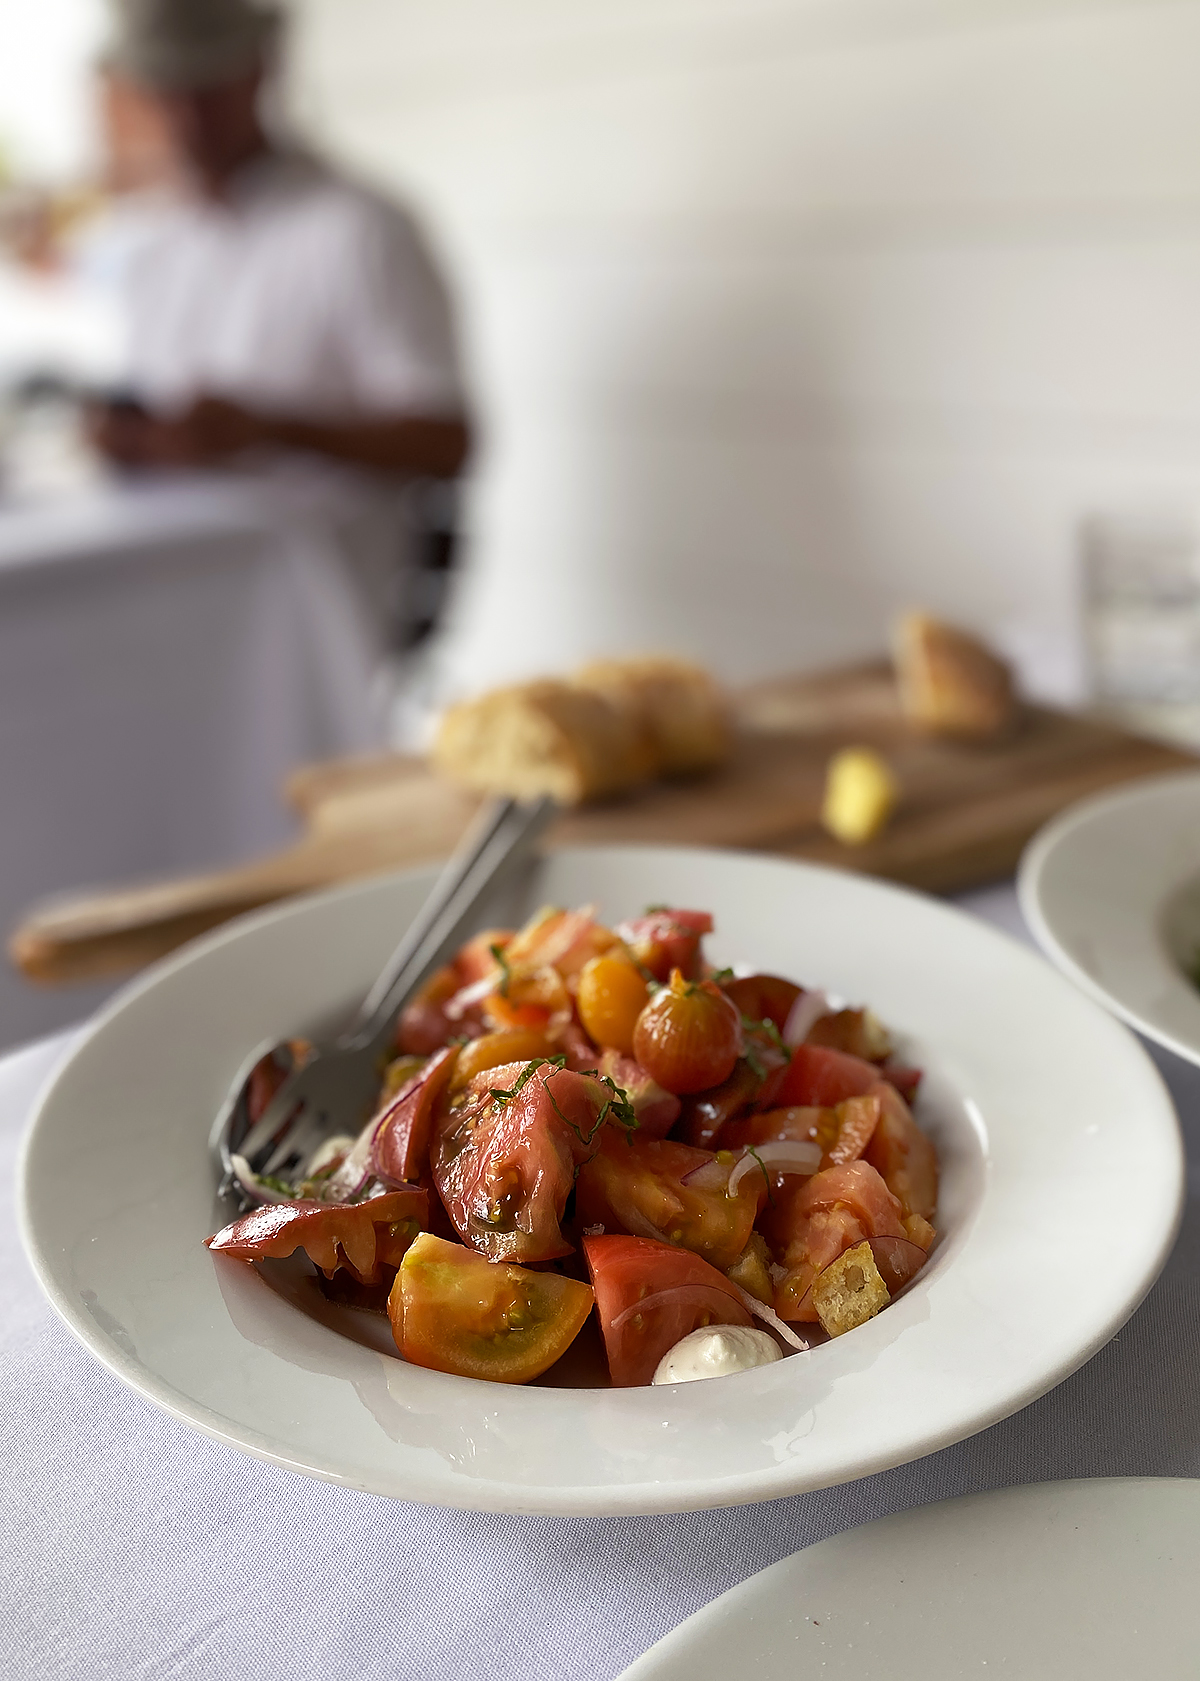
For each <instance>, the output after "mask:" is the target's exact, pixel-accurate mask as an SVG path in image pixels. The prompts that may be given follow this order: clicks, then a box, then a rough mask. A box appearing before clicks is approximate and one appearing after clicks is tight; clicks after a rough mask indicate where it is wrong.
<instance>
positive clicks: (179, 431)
mask: <svg viewBox="0 0 1200 1681" xmlns="http://www.w3.org/2000/svg"><path fill="white" fill-rule="evenodd" d="M90 432H91V437H92V441H93V442H94V443H95V445H96V447H97V448H98V449H100V450H101V451H102V452H103V453H104V454H105V455H107V456H109V457H110V458H111V459H112V460H114V461H119V462H121V463H122V464H123V465H125V466H153V465H157V466H202V465H206V464H209V463H212V462H214V461H220V460H223V459H225V458H226V457H228V456H231V455H237V454H239V453H240V452H241V451H243V450H247V449H255V448H261V447H263V446H264V445H268V446H269V445H277V446H279V447H282V448H284V449H302V450H314V451H316V452H317V453H319V454H321V455H331V456H335V457H336V458H337V459H338V460H341V461H353V462H357V463H359V464H360V465H361V466H364V467H374V468H377V469H381V470H383V471H385V472H395V473H412V474H419V475H420V476H422V477H428V478H453V477H454V476H455V475H456V474H457V473H458V472H459V471H460V470H461V468H462V465H463V462H464V461H465V459H466V455H467V450H468V447H469V443H470V434H469V431H468V428H467V425H466V422H465V421H462V420H456V419H443V418H441V417H438V416H421V415H396V416H380V417H378V418H372V419H369V420H345V421H321V420H296V419H290V418H285V417H282V416H277V415H265V414H257V413H254V412H253V411H252V410H250V409H247V408H243V407H242V406H241V405H240V404H237V403H229V402H226V401H225V400H224V399H223V398H217V397H202V398H201V399H200V400H199V401H198V402H196V403H194V404H193V405H192V407H191V409H189V410H188V412H187V413H186V414H184V415H181V416H179V417H178V418H176V419H171V420H167V419H162V418H159V417H157V416H154V415H150V414H146V413H144V412H142V411H140V410H133V409H130V408H128V407H127V406H120V407H116V408H112V407H106V406H104V405H101V406H99V407H98V408H96V409H94V410H93V412H92V415H91V422H90Z"/></svg>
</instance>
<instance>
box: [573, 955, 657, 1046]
mask: <svg viewBox="0 0 1200 1681" xmlns="http://www.w3.org/2000/svg"><path fill="white" fill-rule="evenodd" d="M649 1002H650V989H649V987H647V985H646V983H645V981H644V980H643V979H642V976H641V973H640V971H639V970H638V969H637V967H636V965H635V964H634V963H633V962H632V961H631V960H630V959H629V958H625V957H593V958H592V959H591V961H590V962H588V963H585V964H584V967H583V969H582V970H581V972H580V976H579V990H578V992H577V994H576V998H575V1004H576V1008H577V1009H578V1011H579V1019H580V1021H581V1022H582V1023H583V1026H584V1029H585V1030H586V1032H587V1033H589V1034H590V1035H591V1037H592V1039H593V1040H594V1041H595V1043H596V1044H597V1045H600V1046H602V1047H603V1048H604V1049H606V1050H614V1051H621V1052H623V1053H624V1055H625V1056H630V1055H631V1054H632V1052H633V1030H634V1028H635V1027H636V1026H637V1019H638V1017H639V1016H640V1015H641V1013H642V1011H643V1010H644V1009H645V1008H646V1005H647V1004H648V1003H649Z"/></svg>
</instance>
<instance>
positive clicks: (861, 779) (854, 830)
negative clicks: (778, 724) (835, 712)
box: [821, 747, 900, 846]
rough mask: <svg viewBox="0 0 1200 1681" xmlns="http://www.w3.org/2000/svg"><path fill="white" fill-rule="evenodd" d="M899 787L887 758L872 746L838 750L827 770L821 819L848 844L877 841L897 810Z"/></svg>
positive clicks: (830, 831)
mask: <svg viewBox="0 0 1200 1681" xmlns="http://www.w3.org/2000/svg"><path fill="white" fill-rule="evenodd" d="M899 793H900V790H899V788H898V787H897V785H896V779H895V777H894V776H893V775H892V773H891V770H890V769H889V768H888V765H887V763H886V761H885V760H884V759H881V758H880V756H879V754H878V753H876V752H874V751H873V750H872V749H871V748H870V747H846V748H843V749H842V751H841V752H840V753H835V754H834V756H833V758H832V759H830V761H829V769H828V770H827V771H826V773H825V799H824V803H823V804H822V806H821V822H822V823H823V824H824V826H825V827H826V828H827V829H828V830H829V833H830V834H831V835H833V836H834V837H835V838H836V839H837V840H840V841H841V842H842V843H843V845H845V846H862V845H863V843H864V842H865V841H869V840H874V838H875V836H876V835H878V834H879V833H880V832H881V830H882V829H883V828H884V826H885V824H886V823H887V820H888V818H889V817H890V816H891V815H892V812H893V811H894V810H895V807H896V801H897V799H898V797H899Z"/></svg>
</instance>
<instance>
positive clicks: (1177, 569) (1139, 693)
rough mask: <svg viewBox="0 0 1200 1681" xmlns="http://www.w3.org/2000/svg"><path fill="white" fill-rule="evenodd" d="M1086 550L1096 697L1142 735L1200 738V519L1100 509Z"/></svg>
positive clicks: (1087, 623) (1088, 523)
mask: <svg viewBox="0 0 1200 1681" xmlns="http://www.w3.org/2000/svg"><path fill="white" fill-rule="evenodd" d="M1081 551H1082V571H1083V620H1084V640H1085V646H1086V653H1087V664H1088V676H1089V682H1090V689H1091V695H1092V699H1093V701H1094V703H1095V704H1096V706H1097V707H1098V708H1099V709H1100V710H1102V711H1104V712H1106V713H1108V714H1109V715H1110V716H1112V717H1114V718H1115V719H1117V720H1118V721H1120V722H1121V723H1123V724H1125V725H1127V726H1128V727H1129V728H1131V729H1134V730H1136V731H1138V732H1140V733H1142V734H1145V735H1152V736H1159V737H1162V738H1164V739H1166V740H1170V741H1177V742H1181V743H1183V744H1185V745H1186V746H1189V747H1200V523H1198V522H1197V520H1196V518H1195V516H1194V515H1191V514H1184V513H1165V512H1164V513H1158V512H1142V513H1120V514H1117V513H1111V514H1096V515H1093V516H1091V517H1090V518H1088V519H1086V520H1085V521H1084V522H1083V526H1082V530H1081Z"/></svg>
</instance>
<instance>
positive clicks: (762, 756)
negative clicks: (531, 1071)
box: [10, 664, 1197, 984]
mask: <svg viewBox="0 0 1200 1681" xmlns="http://www.w3.org/2000/svg"><path fill="white" fill-rule="evenodd" d="M737 713H738V737H737V746H736V751H735V752H734V754H733V757H732V759H731V761H730V763H729V764H728V765H727V766H726V767H725V768H724V769H722V770H721V771H719V772H717V773H716V774H714V775H711V776H708V777H705V778H703V779H698V780H696V781H691V782H683V783H674V784H659V785H656V786H654V787H652V788H649V789H645V790H643V791H641V792H640V793H638V794H636V795H631V796H629V797H628V798H626V799H622V800H617V801H612V802H610V803H608V804H605V805H602V806H592V807H588V808H585V809H580V810H576V811H572V812H568V813H565V814H564V815H563V816H562V817H561V818H560V819H559V820H558V821H557V822H556V823H555V825H554V827H553V829H552V830H551V832H550V844H551V845H569V844H578V843H604V842H612V841H626V842H628V841H641V842H652V843H659V844H666V845H691V846H729V847H751V848H754V849H757V850H761V851H769V852H774V853H780V854H783V855H785V856H787V857H796V858H811V859H817V860H819V861H821V862H823V863H829V864H836V865H839V866H840V867H842V868H844V869H851V870H862V871H866V872H868V873H870V874H873V875H880V876H886V877H889V878H890V879H892V880H893V881H902V882H907V883H909V884H910V885H912V886H915V887H923V888H926V889H929V890H931V891H934V892H949V891H953V890H955V889H961V888H965V887H970V886H973V885H976V884H978V883H981V882H985V881H992V880H996V879H998V878H1000V877H1002V876H1005V875H1008V874H1010V873H1011V872H1012V870H1013V868H1014V866H1015V864H1016V862H1017V859H1018V857H1019V856H1020V852H1021V849H1022V847H1023V846H1024V844H1025V842H1026V841H1027V840H1028V839H1029V837H1030V836H1031V835H1032V834H1033V833H1034V832H1035V830H1037V829H1038V828H1039V827H1040V826H1041V825H1042V824H1043V823H1044V822H1045V821H1046V819H1047V818H1049V817H1052V816H1053V815H1054V814H1055V813H1056V812H1058V811H1060V810H1062V808H1063V807H1064V806H1067V805H1069V804H1070V803H1071V802H1072V801H1073V800H1076V799H1078V798H1080V797H1081V796H1082V795H1084V794H1089V793H1092V792H1094V791H1095V790H1096V789H1099V788H1105V787H1108V786H1110V785H1112V784H1115V783H1118V782H1126V781H1129V780H1130V779H1132V778H1134V777H1138V776H1146V775H1152V774H1154V773H1156V772H1161V771H1166V770H1173V769H1181V768H1184V767H1191V768H1194V767H1195V766H1196V764H1197V759H1196V758H1195V757H1194V756H1192V755H1190V754H1187V753H1184V752H1182V751H1180V750H1178V749H1176V748H1172V747H1166V746H1163V745H1161V744H1159V743H1157V742H1150V741H1145V740H1142V739H1140V738H1138V737H1135V736H1131V735H1127V734H1125V733H1124V732H1123V731H1121V730H1119V729H1117V728H1115V727H1114V726H1113V725H1111V724H1108V723H1104V722H1100V721H1098V720H1095V719H1091V718H1084V717H1076V716H1071V715H1067V714H1065V713H1060V712H1053V711H1048V710H1045V709H1043V708H1038V707H1029V708H1027V709H1026V711H1025V714H1024V716H1023V718H1022V721H1021V727H1020V729H1019V730H1018V731H1017V732H1016V733H1015V734H1014V735H1013V736H1012V738H1011V739H1009V740H1007V741H1005V742H1002V743H999V744H997V745H994V746H989V747H971V746H965V745H956V744H953V743H948V742H938V741H931V740H927V739H923V738H920V737H917V736H914V735H913V734H912V732H911V731H910V730H909V729H908V728H907V726H906V725H905V723H904V721H903V719H902V717H901V715H900V711H899V706H898V703H897V699H896V691H895V685H894V683H893V681H892V677H891V671H890V668H889V667H887V666H886V665H884V664H878V665H870V666H859V667H855V668H852V669H846V670H840V671H835V672H830V673H825V674H823V675H820V676H816V677H804V678H793V679H787V680H781V681H776V682H771V683H767V684H763V685H760V686H757V687H755V688H753V689H749V690H746V691H744V692H743V693H742V694H741V695H740V696H739V697H738V699H737ZM852 744H865V745H871V746H874V747H877V748H878V749H880V750H881V751H882V752H883V753H884V754H885V756H886V757H887V758H888V760H889V762H890V763H891V765H892V767H893V769H894V771H895V773H896V775H897V778H898V780H899V783H900V786H901V790H902V799H901V805H900V808H899V810H898V811H897V813H896V815H895V817H894V818H893V820H892V822H891V823H890V824H889V826H888V828H887V829H886V830H885V832H884V833H883V834H882V835H880V836H879V837H878V839H876V840H874V841H871V842H869V843H868V844H867V845H866V846H861V847H847V846H843V845H841V844H840V843H839V842H837V841H835V840H834V839H832V837H831V836H829V835H828V834H826V833H825V831H824V830H823V829H822V828H821V827H820V825H819V822H818V812H819V809H820V803H821V795H822V791H823V787H824V778H825V767H826V765H827V763H828V760H829V757H830V754H831V753H833V752H834V751H835V750H836V749H837V748H839V747H843V746H848V745H852ZM286 792H287V797H288V799H289V800H290V802H291V804H292V805H293V806H294V808H295V809H296V810H297V811H298V813H299V814H300V816H301V818H302V819H303V822H304V834H303V836H302V838H301V839H300V840H299V841H297V842H296V844H295V845H293V846H291V847H289V848H288V849H287V850H286V851H284V852H280V853H277V854H274V855H273V856H271V857H269V858H264V859H261V860H259V861H257V862H255V863H252V864H249V865H246V866H243V867H241V868H238V869H232V870H223V871H219V872H215V873H213V874H211V875H206V876H196V877H189V878H187V879H183V880H178V881H170V882H162V883H157V884H152V885H148V886H144V887H135V888H124V889H120V890H115V891H113V892H111V893H103V894H95V893H92V894H88V895H87V896H86V897H78V898H74V899H60V900H56V901H54V902H52V903H49V904H45V905H42V906H38V907H35V908H34V909H33V910H32V911H31V912H30V914H29V916H28V917H27V918H26V919H25V921H24V922H23V923H22V924H21V926H20V927H19V928H18V929H17V930H16V932H15V933H14V934H13V936H12V940H11V942H10V954H11V956H12V958H13V961H14V962H15V963H16V964H17V966H18V967H19V968H20V969H21V970H22V972H23V973H24V974H25V975H27V976H28V977H29V978H30V979H31V980H35V981H40V982H46V983H51V984H55V983H61V982H68V981H78V980H84V979H90V978H93V977H95V976H98V975H110V974H116V973H120V972H122V971H125V970H129V969H133V968H137V967H139V966H140V965H142V964H145V963H148V962H150V961H152V960H153V959H154V958H156V957H160V956H162V955H163V954H164V953H165V952H168V951H170V950H172V949H173V948H174V947H175V946H178V945H181V944H182V943H183V942H184V941H185V940H188V939H191V938H193V937H194V936H195V935H196V934H199V933H202V932H204V931H205V930H206V929H209V928H212V927H215V926H216V925H217V924H218V923H221V922H224V921H226V920H227V919H228V918H229V917H232V916H236V915H238V914H239V913H241V912H243V911H246V910H251V909H253V908H255V907H257V906H260V905H265V904H269V903H271V902H272V901H273V900H276V899H281V898H286V897H287V896H289V895H290V894H294V893H300V892H304V891H306V890H309V889H312V888H317V887H325V886H329V885H330V884H332V883H334V882H339V881H346V880H350V879H351V878H353V877H356V876H365V875H371V874H375V873H378V872H380V871H384V870H390V869H396V868H401V867H403V866H405V865H410V864H420V863H427V862H429V861H430V860H432V859H436V858H441V857H444V856H445V855H446V854H447V853H448V852H449V851H450V849H451V848H452V847H453V845H454V843H455V841H456V840H457V839H458V836H459V835H460V833H461V832H462V830H463V827H464V826H465V824H466V823H467V821H468V819H469V818H470V816H471V814H472V812H473V811H474V809H475V807H476V805H477V803H478V802H477V800H476V799H475V797H474V796H472V795H467V794H464V793H462V792H460V791H459V790H457V789H455V788H452V787H450V786H448V785H447V784H445V783H443V782H441V781H439V780H438V779H437V778H436V777H435V776H433V774H432V773H431V772H430V770H429V769H428V767H427V766H426V765H425V763H424V762H423V761H422V760H420V759H415V758H410V757H404V756H401V755H398V754H385V755H381V756H379V757H376V758H367V759H357V760H336V761H332V762H330V763H328V764H321V765H314V766H311V767H309V768H307V769H305V770H302V771H300V772H298V773H297V774H296V775H295V776H294V777H293V778H292V779H291V782H290V783H289V786H288V788H287V791H286Z"/></svg>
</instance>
